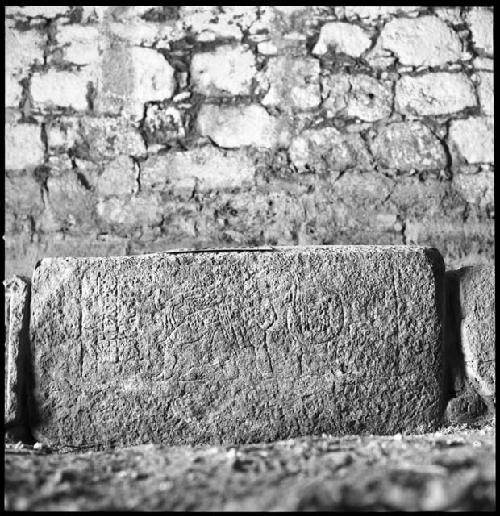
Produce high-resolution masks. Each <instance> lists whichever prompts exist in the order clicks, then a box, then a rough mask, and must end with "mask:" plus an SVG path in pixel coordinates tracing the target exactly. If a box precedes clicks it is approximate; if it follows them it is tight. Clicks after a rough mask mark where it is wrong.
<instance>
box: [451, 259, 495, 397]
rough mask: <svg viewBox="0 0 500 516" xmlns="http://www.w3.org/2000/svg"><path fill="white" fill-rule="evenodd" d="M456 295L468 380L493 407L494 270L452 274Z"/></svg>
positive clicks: (478, 268) (474, 269)
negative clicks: (457, 288) (455, 279)
mask: <svg viewBox="0 0 500 516" xmlns="http://www.w3.org/2000/svg"><path fill="white" fill-rule="evenodd" d="M455 275H456V276H457V278H458V281H459V292H460V315H461V324H460V336H461V339H460V340H461V345H462V351H463V354H464V360H465V368H466V373H467V377H468V379H469V380H470V381H471V383H472V385H473V386H474V388H475V389H476V391H477V392H478V393H479V394H480V395H481V396H482V397H483V398H484V400H485V401H486V402H487V403H488V404H490V403H491V401H492V402H493V405H494V404H495V398H496V395H495V267H494V266H493V265H490V266H488V265H483V266H475V267H465V268H463V269H460V270H458V271H455Z"/></svg>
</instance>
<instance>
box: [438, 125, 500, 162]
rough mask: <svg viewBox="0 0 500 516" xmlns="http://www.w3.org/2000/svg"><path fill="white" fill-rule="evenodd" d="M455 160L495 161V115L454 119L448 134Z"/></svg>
mask: <svg viewBox="0 0 500 516" xmlns="http://www.w3.org/2000/svg"><path fill="white" fill-rule="evenodd" d="M448 138H449V141H450V148H451V151H452V153H453V161H454V162H460V161H463V160H465V162H466V163H469V164H474V163H493V162H494V160H495V152H494V147H495V140H494V120H493V117H471V118H466V119H463V120H452V122H451V124H450V130H449V134H448Z"/></svg>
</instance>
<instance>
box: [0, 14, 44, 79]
mask: <svg viewBox="0 0 500 516" xmlns="http://www.w3.org/2000/svg"><path fill="white" fill-rule="evenodd" d="M43 43H44V41H43V35H42V33H41V32H40V31H38V30H31V31H23V32H22V31H19V30H16V29H15V28H14V26H13V23H12V20H7V19H6V20H5V68H6V71H7V72H8V74H10V73H23V72H24V73H26V72H27V70H28V69H29V67H30V66H31V65H34V64H39V65H40V64H43Z"/></svg>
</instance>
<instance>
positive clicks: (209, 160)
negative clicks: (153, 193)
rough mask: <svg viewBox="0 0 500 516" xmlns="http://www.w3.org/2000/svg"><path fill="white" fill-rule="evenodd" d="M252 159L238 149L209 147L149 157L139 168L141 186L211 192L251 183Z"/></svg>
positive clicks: (190, 192)
mask: <svg viewBox="0 0 500 516" xmlns="http://www.w3.org/2000/svg"><path fill="white" fill-rule="evenodd" d="M254 173H255V165H254V164H253V161H252V160H251V159H250V158H249V157H248V156H247V155H246V154H245V153H244V152H240V151H223V150H219V149H217V148H215V147H212V146H206V147H200V148H197V149H192V150H189V151H187V152H169V153H168V154H163V155H158V156H151V157H150V158H149V159H148V160H147V161H145V162H144V163H143V164H142V167H141V188H143V189H144V188H150V189H153V190H154V189H158V190H163V191H169V190H172V191H174V192H176V193H178V192H181V191H186V192H189V194H190V195H191V194H192V192H193V191H210V190H218V189H231V188H240V187H243V186H251V184H252V182H253V179H254Z"/></svg>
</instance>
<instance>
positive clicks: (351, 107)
mask: <svg viewBox="0 0 500 516" xmlns="http://www.w3.org/2000/svg"><path fill="white" fill-rule="evenodd" d="M322 96H323V99H324V100H323V107H324V108H326V109H327V110H328V114H329V116H346V117H354V118H359V119H360V120H365V121H367V122H375V121H377V120H381V119H382V118H386V117H389V116H390V114H391V112H392V98H393V93H392V87H391V86H390V85H387V84H384V83H383V82H381V81H378V80H377V79H374V78H373V77H370V76H369V75H364V74H357V75H352V76H351V75H349V74H344V73H340V74H332V75H328V76H326V77H323V78H322Z"/></svg>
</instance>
